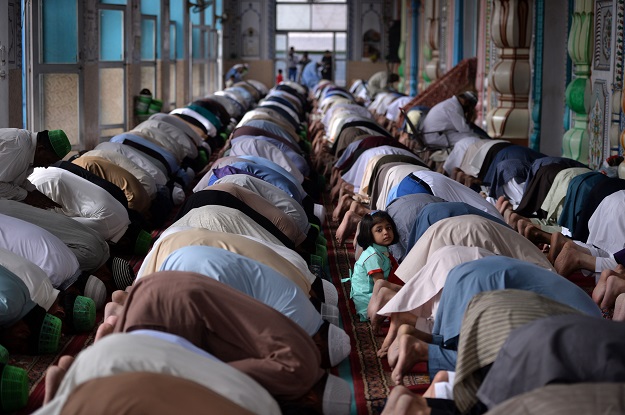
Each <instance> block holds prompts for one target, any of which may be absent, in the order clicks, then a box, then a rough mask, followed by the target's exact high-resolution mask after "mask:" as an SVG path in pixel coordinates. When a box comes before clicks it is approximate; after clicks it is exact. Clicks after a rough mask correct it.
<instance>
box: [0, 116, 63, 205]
mask: <svg viewBox="0 0 625 415" xmlns="http://www.w3.org/2000/svg"><path fill="white" fill-rule="evenodd" d="M71 148H72V146H71V144H70V142H69V140H68V138H67V136H66V135H65V133H64V132H63V131H62V130H50V131H48V130H45V131H40V132H38V133H33V132H30V131H27V130H21V129H17V128H0V199H11V200H18V201H22V202H24V203H27V204H29V205H32V206H35V207H39V208H43V209H48V208H54V207H60V205H58V204H57V203H55V202H53V201H52V200H50V199H49V198H48V197H46V196H45V195H43V194H42V193H40V192H39V191H38V190H37V189H36V188H35V186H33V185H32V184H31V183H30V182H29V181H28V179H27V177H28V176H29V175H30V173H32V171H33V168H34V167H47V166H48V165H50V164H52V163H54V162H55V161H58V160H61V159H62V158H63V157H65V156H66V155H67V153H69V151H70V150H71Z"/></svg>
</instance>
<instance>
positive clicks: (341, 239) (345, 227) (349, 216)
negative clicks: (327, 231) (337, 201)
mask: <svg viewBox="0 0 625 415" xmlns="http://www.w3.org/2000/svg"><path fill="white" fill-rule="evenodd" d="M360 219H362V217H360V216H358V215H357V214H355V213H354V212H351V211H349V210H348V211H347V212H346V213H345V216H343V221H342V222H341V224H340V225H339V227H338V229H337V230H336V235H335V237H336V243H337V244H339V245H343V243H345V240H346V239H347V238H349V236H350V235H352V234H353V233H354V232H355V231H356V227H357V226H358V223H359V222H360Z"/></svg>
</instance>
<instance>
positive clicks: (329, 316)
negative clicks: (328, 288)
mask: <svg viewBox="0 0 625 415" xmlns="http://www.w3.org/2000/svg"><path fill="white" fill-rule="evenodd" d="M321 318H322V319H324V320H326V321H327V322H328V323H330V324H334V325H335V326H338V325H339V309H338V307H336V306H333V305H330V304H326V303H321Z"/></svg>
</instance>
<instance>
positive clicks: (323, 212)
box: [313, 203, 326, 226]
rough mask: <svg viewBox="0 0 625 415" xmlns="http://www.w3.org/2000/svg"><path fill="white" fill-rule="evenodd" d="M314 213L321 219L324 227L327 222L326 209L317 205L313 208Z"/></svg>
mask: <svg viewBox="0 0 625 415" xmlns="http://www.w3.org/2000/svg"><path fill="white" fill-rule="evenodd" d="M313 213H314V214H315V216H316V217H317V218H318V219H319V222H320V223H321V226H323V223H324V222H325V220H326V208H325V207H324V206H323V205H320V204H317V203H315V206H314V208H313Z"/></svg>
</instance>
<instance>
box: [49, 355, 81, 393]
mask: <svg viewBox="0 0 625 415" xmlns="http://www.w3.org/2000/svg"><path fill="white" fill-rule="evenodd" d="M72 363H74V358H73V357H72V356H61V357H60V358H59V361H58V363H57V364H56V365H52V366H50V367H49V368H48V370H46V380H45V393H44V396H43V403H44V404H46V403H48V402H50V401H51V400H52V399H54V396H55V395H56V392H57V391H58V390H59V386H61V382H62V381H63V378H64V377H65V374H66V373H67V371H68V370H69V368H70V366H71V365H72Z"/></svg>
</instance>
